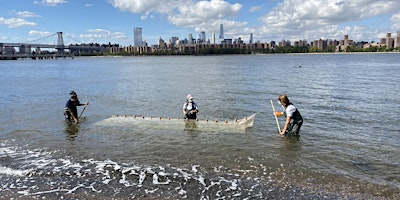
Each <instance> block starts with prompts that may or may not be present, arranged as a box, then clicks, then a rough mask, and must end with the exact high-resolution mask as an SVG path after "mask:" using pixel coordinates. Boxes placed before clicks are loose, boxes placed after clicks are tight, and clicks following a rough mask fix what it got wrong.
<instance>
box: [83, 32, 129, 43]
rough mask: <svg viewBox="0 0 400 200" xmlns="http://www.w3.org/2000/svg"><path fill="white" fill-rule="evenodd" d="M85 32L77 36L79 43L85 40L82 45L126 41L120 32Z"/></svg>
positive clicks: (126, 38)
mask: <svg viewBox="0 0 400 200" xmlns="http://www.w3.org/2000/svg"><path fill="white" fill-rule="evenodd" d="M87 32H88V33H87V34H81V35H79V36H78V38H79V40H80V41H81V40H85V41H84V42H83V43H91V42H95V43H108V42H112V43H115V42H117V43H118V42H120V43H123V42H126V41H127V40H128V37H127V36H126V33H122V32H111V31H109V30H105V29H89V30H88V31H87Z"/></svg>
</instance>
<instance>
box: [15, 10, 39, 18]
mask: <svg viewBox="0 0 400 200" xmlns="http://www.w3.org/2000/svg"><path fill="white" fill-rule="evenodd" d="M13 13H14V14H15V15H16V16H18V17H19V18H31V17H40V15H37V14H35V13H33V12H29V11H19V12H17V11H13Z"/></svg>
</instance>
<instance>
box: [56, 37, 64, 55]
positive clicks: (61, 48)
mask: <svg viewBox="0 0 400 200" xmlns="http://www.w3.org/2000/svg"><path fill="white" fill-rule="evenodd" d="M64 48H65V47H64V39H63V36H62V32H57V49H58V53H59V54H62V55H64V53H65V51H64Z"/></svg>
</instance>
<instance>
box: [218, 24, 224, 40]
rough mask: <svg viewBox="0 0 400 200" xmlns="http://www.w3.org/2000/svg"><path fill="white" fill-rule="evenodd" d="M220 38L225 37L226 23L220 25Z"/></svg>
mask: <svg viewBox="0 0 400 200" xmlns="http://www.w3.org/2000/svg"><path fill="white" fill-rule="evenodd" d="M219 39H220V40H223V39H224V25H223V24H220V25H219Z"/></svg>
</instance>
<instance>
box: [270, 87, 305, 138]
mask: <svg viewBox="0 0 400 200" xmlns="http://www.w3.org/2000/svg"><path fill="white" fill-rule="evenodd" d="M278 103H280V104H281V105H282V107H283V109H284V110H285V112H275V113H274V114H275V115H276V116H278V117H280V116H285V117H286V121H285V125H284V126H283V129H282V131H281V132H280V134H281V135H285V136H288V135H294V136H298V135H299V131H300V128H301V126H302V125H303V117H302V116H301V114H300V112H299V110H298V109H297V108H296V106H294V105H293V104H292V103H291V102H290V101H289V98H288V97H287V96H286V94H281V95H280V96H279V97H278Z"/></svg>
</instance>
